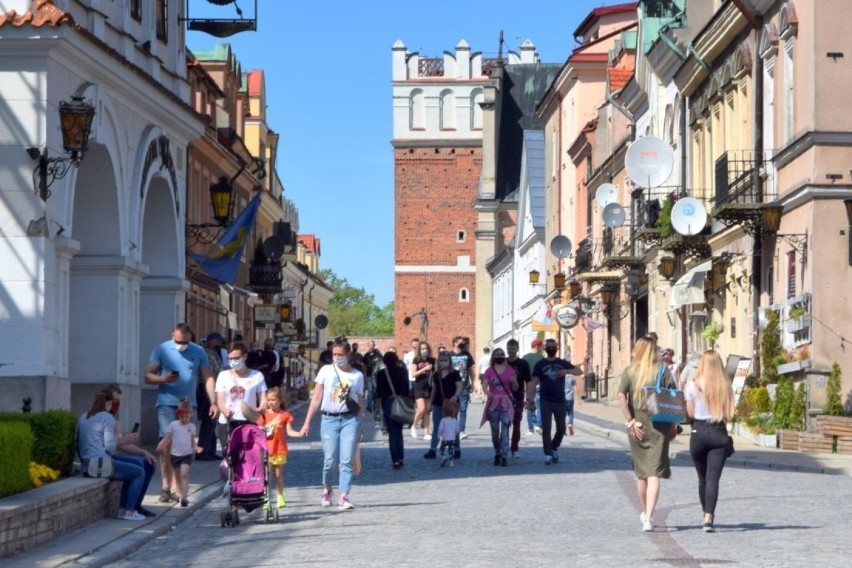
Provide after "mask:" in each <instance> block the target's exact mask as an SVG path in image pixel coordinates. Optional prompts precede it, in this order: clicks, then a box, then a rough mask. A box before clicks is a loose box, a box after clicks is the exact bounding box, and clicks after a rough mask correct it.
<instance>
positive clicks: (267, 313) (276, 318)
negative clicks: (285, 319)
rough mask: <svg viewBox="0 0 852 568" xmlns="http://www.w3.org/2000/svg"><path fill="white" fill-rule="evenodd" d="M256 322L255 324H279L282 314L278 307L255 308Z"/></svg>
mask: <svg viewBox="0 0 852 568" xmlns="http://www.w3.org/2000/svg"><path fill="white" fill-rule="evenodd" d="M254 321H255V323H279V322H280V321H281V314H280V313H279V311H278V306H255V307H254Z"/></svg>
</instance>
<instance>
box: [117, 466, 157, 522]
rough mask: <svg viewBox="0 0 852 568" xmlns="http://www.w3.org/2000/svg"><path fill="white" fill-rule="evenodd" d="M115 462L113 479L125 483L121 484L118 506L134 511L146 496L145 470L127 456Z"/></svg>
mask: <svg viewBox="0 0 852 568" xmlns="http://www.w3.org/2000/svg"><path fill="white" fill-rule="evenodd" d="M113 461H114V463H115V473H114V474H113V476H112V478H113V479H115V480H116V481H123V482H124V483H122V484H121V501H119V505H118V506H119V507H121V508H122V509H129V510H131V511H133V510H135V509H136V508H137V507H138V506H139V505H138V503H141V501H142V497H143V496H144V495H145V493H144V487H145V469H144V468H143V467H142V466H141V465H139V463H138V462H136V461H135V460H130V459H127V458H126V456H122V457H121V458H115V459H114V460H113ZM148 481H150V478H149V479H148Z"/></svg>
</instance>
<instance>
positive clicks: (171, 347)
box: [145, 323, 219, 503]
mask: <svg viewBox="0 0 852 568" xmlns="http://www.w3.org/2000/svg"><path fill="white" fill-rule="evenodd" d="M192 337H193V334H192V328H190V327H189V326H188V325H187V324H185V323H179V324H177V325H176V326H175V328H174V330H173V331H172V338H171V339H170V340H169V341H165V342H163V343H161V344H160V345H158V346H157V347H156V348H155V349H154V351H153V353H151V357H150V360H149V362H148V367H147V368H146V369H145V383H147V384H149V385H157V422H158V423H159V427H160V439H162V438H163V436H165V434H166V430H168V428H169V424H171V423H172V422H174V421H175V420H177V407H178V403H179V402H180V399H181V398H183V397H187V398H189V400H190V402H192V409H193V413H194V414H196V415H197V412H198V404H197V402H196V397H195V389H196V385H197V383H198V382H203V383H204V386H205V390H206V391H207V396H208V397H209V398H210V400H212V401H215V400H216V392H215V387H216V378H215V377H214V376H213V372H212V370H211V368H210V362H209V360H208V358H207V352H206V351H205V350H204V348H203V347H201V346H200V345H198V344H196V343H193V342H192ZM209 414H210V416H211V417H216V416H217V415H218V414H219V407H218V406H217V405H216V403H215V402H213V403H212V404H211V405H210V410H209ZM160 466H161V468H162V489H163V490H162V493H161V494H160V502H162V503H166V502H168V501H177V500H178V496H177V494H176V493H174V492H173V491H172V487H175V488H177V487H179V486H180V484H179V480H177V479H175V475H174V471H173V468H172V464H171V460H170V459H169V449H168V448H167V447H164V448H163V451H162V452H161V453H160Z"/></svg>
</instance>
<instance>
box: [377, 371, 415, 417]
mask: <svg viewBox="0 0 852 568" xmlns="http://www.w3.org/2000/svg"><path fill="white" fill-rule="evenodd" d="M382 370H383V371H384V372H385V378H386V379H387V381H388V385H390V389H391V394H392V396H391V400H392V402H391V411H390V417H391V418H392V419H393V420H395V421H396V422H399V423H400V424H414V415H415V414H416V410H415V407H414V400H413V399H412V398H411V397H408V396H402V395H399V394H396V390H395V389H394V388H393V381H392V380H391V378H390V373H388V368H387V367H385V368H384V369H382Z"/></svg>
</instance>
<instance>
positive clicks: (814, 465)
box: [574, 401, 852, 476]
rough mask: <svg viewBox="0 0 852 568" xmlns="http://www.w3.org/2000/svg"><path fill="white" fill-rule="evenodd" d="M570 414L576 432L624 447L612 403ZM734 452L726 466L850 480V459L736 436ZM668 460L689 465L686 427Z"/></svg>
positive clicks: (619, 417)
mask: <svg viewBox="0 0 852 568" xmlns="http://www.w3.org/2000/svg"><path fill="white" fill-rule="evenodd" d="M574 413H575V418H576V421H577V425H578V427H579V428H581V429H586V430H596V431H597V433H598V434H600V435H602V436H605V437H607V438H611V439H613V440H616V441H618V442H621V443H624V444H627V443H628V442H627V430H626V429H625V427H624V417H623V416H622V415H621V409H620V408H619V407H618V405H617V404H616V403H614V402H607V401H602V402H588V401H583V402H582V404H576V405H575V407H574ZM734 448H735V449H736V452H735V453H734V455H733V456H731V457H730V458H728V461H727V464H728V465H729V466H745V467H755V468H764V469H773V470H778V471H801V472H807V473H824V474H830V475H847V476H852V456H844V455H838V454H816V453H807V452H796V451H791V450H780V449H776V448H763V447H760V446H756V445H754V444H753V443H752V442H750V441H749V440H746V439H745V438H742V437H740V436H734ZM670 457H671V458H672V459H685V460H690V461H691V459H692V458H691V457H690V455H689V426H684V427H683V433H682V434H680V435H679V436H678V437H677V438H676V439H675V440H673V441H672V443H671V445H670Z"/></svg>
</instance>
